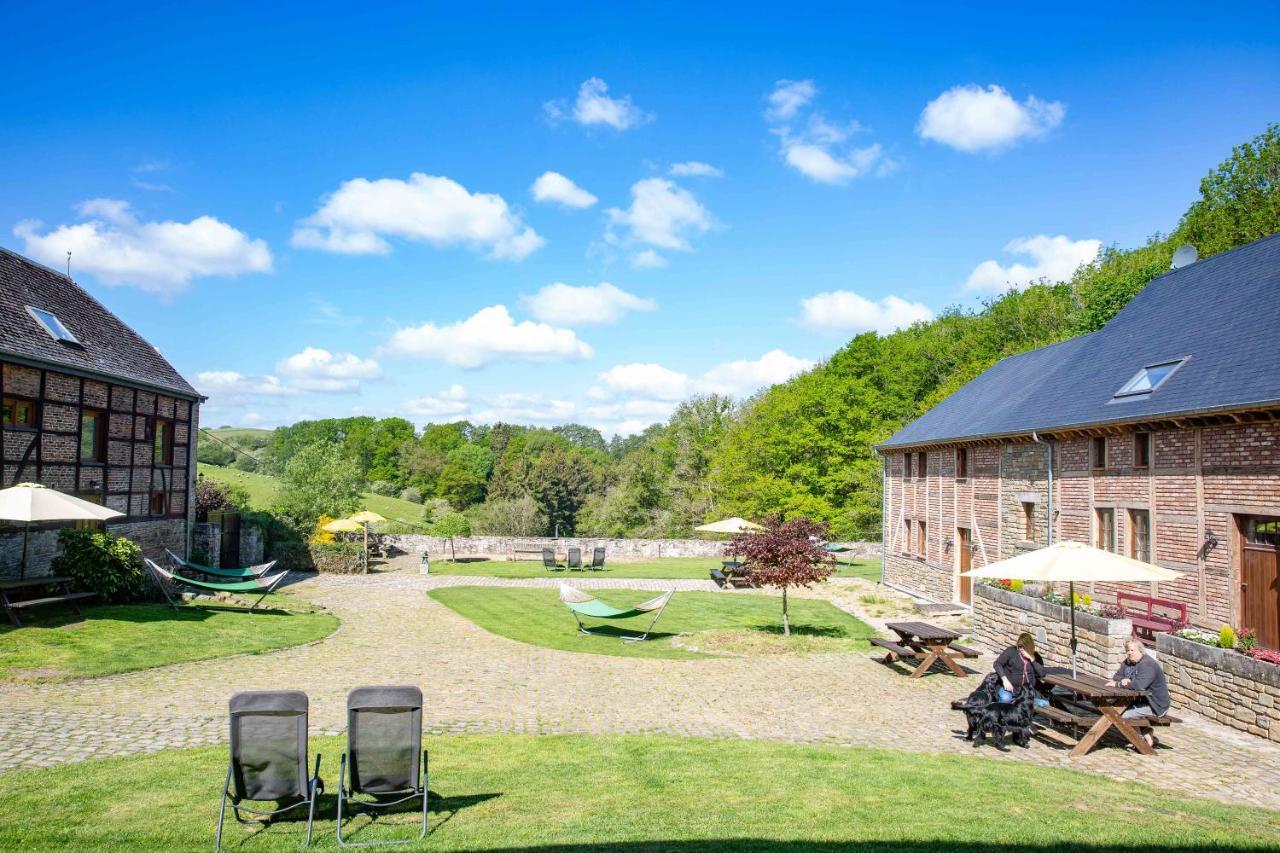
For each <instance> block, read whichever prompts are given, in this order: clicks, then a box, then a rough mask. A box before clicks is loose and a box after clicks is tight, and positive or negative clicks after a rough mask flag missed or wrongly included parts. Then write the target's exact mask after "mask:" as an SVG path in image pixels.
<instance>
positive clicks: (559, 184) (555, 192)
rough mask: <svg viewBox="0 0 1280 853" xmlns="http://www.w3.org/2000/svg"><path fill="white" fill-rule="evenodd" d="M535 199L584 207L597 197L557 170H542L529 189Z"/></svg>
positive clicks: (588, 205)
mask: <svg viewBox="0 0 1280 853" xmlns="http://www.w3.org/2000/svg"><path fill="white" fill-rule="evenodd" d="M529 191H530V192H531V193H533V198H534V200H535V201H554V202H556V203H558V204H561V205H564V206H565V207H573V208H578V209H582V208H586V207H590V206H591V205H593V204H595V203H596V202H597V201H599V199H597V198H596V197H595V196H594V195H592V194H591V193H589V192H587V191H586V190H584V189H583V188H582V187H580V186H578V185H577V184H575V183H574V182H573V181H571V180H569V179H568V178H566V177H565V176H564V175H562V174H560V173H559V172H543V173H542V174H541V175H539V176H538V179H537V180H536V181H534V182H533V186H532V187H531V188H530V190H529Z"/></svg>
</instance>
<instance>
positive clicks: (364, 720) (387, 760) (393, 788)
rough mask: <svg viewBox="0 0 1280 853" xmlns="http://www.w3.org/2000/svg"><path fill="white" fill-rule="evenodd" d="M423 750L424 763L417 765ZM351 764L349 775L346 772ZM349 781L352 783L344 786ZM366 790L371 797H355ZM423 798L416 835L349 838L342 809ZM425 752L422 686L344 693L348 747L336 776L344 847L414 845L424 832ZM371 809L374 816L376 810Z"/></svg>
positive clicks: (362, 688)
mask: <svg viewBox="0 0 1280 853" xmlns="http://www.w3.org/2000/svg"><path fill="white" fill-rule="evenodd" d="M419 755H421V757H422V764H421V765H419V764H418V757H419ZM348 768H350V774H348V772H347V771H348ZM348 782H349V783H350V787H348ZM356 794H366V795H368V796H370V797H372V798H373V799H372V800H357V799H355V795H356ZM415 797H421V798H422V830H421V832H419V833H418V837H417V838H406V839H403V840H396V841H361V842H349V841H346V840H345V839H343V837H342V815H343V811H344V809H347V810H350V811H353V812H359V811H364V810H376V809H386V808H390V807H392V806H396V805H399V804H400V803H404V802H408V801H409V800H412V799H414V798H415ZM427 798H428V792H427V751H426V750H425V749H423V748H422V691H421V690H419V689H418V688H416V687H357V688H356V689H355V690H352V691H351V692H350V693H349V694H347V751H346V752H345V753H344V754H343V756H342V767H341V769H340V770H339V777H338V843H339V844H341V845H342V846H343V847H380V846H383V845H387V844H412V843H413V842H414V841H417V840H418V839H420V838H425V837H426V835H427ZM373 814H374V815H375V816H376V815H377V812H376V811H374V812H373Z"/></svg>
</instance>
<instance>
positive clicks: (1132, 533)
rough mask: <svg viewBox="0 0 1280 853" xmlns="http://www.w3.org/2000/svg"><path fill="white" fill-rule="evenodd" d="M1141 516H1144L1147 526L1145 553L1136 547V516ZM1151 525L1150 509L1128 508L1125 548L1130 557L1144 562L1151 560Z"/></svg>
mask: <svg viewBox="0 0 1280 853" xmlns="http://www.w3.org/2000/svg"><path fill="white" fill-rule="evenodd" d="M1141 516H1145V517H1146V526H1147V538H1146V548H1145V554H1143V553H1140V551H1139V548H1138V518H1139V517H1141ZM1152 525H1153V522H1152V520H1151V510H1148V509H1131V510H1129V547H1128V549H1127V550H1128V552H1129V556H1130V557H1132V558H1133V559H1135V560H1141V561H1142V562H1144V563H1150V562H1151V557H1152V554H1151V542H1152V539H1153V538H1154V537H1153V536H1152Z"/></svg>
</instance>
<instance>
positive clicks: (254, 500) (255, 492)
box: [197, 465, 422, 522]
mask: <svg viewBox="0 0 1280 853" xmlns="http://www.w3.org/2000/svg"><path fill="white" fill-rule="evenodd" d="M197 471H198V472H199V473H201V474H203V475H204V476H206V477H208V478H209V479H210V480H217V481H218V482H220V483H230V484H232V485H236V486H239V487H240V488H242V489H244V490H245V491H246V492H248V493H249V504H250V506H251V508H253V509H270V507H271V505H272V504H273V503H275V500H276V494H277V493H278V492H279V490H280V481H279V480H277V479H276V478H275V477H271V476H268V475H266V474H258V473H256V472H253V471H241V470H240V469H239V468H223V467H221V466H218V465H200V466H199V467H198V468H197ZM361 509H367V510H370V511H372V512H376V513H377V514H378V515H381V516H383V517H384V518H387V519H391V520H396V521H406V522H419V521H421V520H422V505H421V504H416V503H414V502H413V501H402V500H400V499H399V498H389V497H386V496H385V495H375V494H374V493H373V492H366V493H365V495H364V503H363V505H362V506H361Z"/></svg>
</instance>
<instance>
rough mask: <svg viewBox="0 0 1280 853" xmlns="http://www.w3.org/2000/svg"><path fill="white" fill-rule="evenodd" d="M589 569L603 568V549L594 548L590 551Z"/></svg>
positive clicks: (595, 570) (601, 569) (596, 570)
mask: <svg viewBox="0 0 1280 853" xmlns="http://www.w3.org/2000/svg"><path fill="white" fill-rule="evenodd" d="M591 570H592V571H593V572H598V571H603V570H604V549H603V548H596V549H595V550H594V551H592V552H591Z"/></svg>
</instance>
